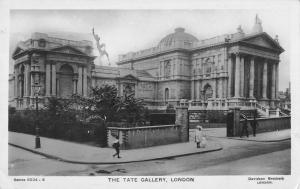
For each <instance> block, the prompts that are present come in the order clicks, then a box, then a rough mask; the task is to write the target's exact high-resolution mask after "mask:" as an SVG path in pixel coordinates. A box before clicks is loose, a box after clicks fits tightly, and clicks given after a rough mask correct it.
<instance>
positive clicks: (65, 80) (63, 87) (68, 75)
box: [57, 64, 74, 97]
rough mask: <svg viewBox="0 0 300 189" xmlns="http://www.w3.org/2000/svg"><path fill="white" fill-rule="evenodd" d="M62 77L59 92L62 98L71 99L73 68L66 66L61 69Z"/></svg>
mask: <svg viewBox="0 0 300 189" xmlns="http://www.w3.org/2000/svg"><path fill="white" fill-rule="evenodd" d="M59 72H60V77H59V79H58V83H57V85H58V91H57V94H59V96H60V97H70V96H71V95H72V94H73V91H74V89H73V87H74V83H73V74H74V71H73V68H72V66H70V65H68V64H64V65H62V66H61V67H60V70H59Z"/></svg>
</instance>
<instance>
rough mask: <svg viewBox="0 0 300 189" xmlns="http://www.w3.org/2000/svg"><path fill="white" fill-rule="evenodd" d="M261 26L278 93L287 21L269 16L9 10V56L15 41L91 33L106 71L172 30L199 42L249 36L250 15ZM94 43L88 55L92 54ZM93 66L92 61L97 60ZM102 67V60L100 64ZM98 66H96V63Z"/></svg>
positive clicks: (277, 14)
mask: <svg viewBox="0 0 300 189" xmlns="http://www.w3.org/2000/svg"><path fill="white" fill-rule="evenodd" d="M256 14H258V16H259V18H260V19H261V20H262V26H263V30H264V31H265V32H267V33H268V34H269V35H270V36H271V37H275V35H278V36H279V42H280V45H281V46H282V47H283V48H284V49H285V52H283V53H282V54H281V56H280V59H281V62H280V65H279V90H285V89H286V88H287V87H288V84H289V81H290V52H289V51H290V46H291V44H290V41H291V39H290V36H291V35H290V28H291V26H290V22H289V20H290V15H289V12H288V11H282V10H281V11H278V10H276V9H272V10H270V9H269V10H262V9H259V10H228V9H227V10H11V12H10V34H11V35H10V36H11V37H10V52H12V50H13V48H14V46H15V45H16V43H17V41H19V40H26V39H28V38H29V37H30V35H31V33H33V32H43V33H49V34H53V35H56V34H59V36H58V37H66V38H69V39H77V40H84V39H87V40H91V41H93V36H92V33H91V32H92V28H93V27H94V28H95V32H96V33H97V34H98V35H99V36H100V38H101V43H105V44H106V50H107V52H108V53H109V55H110V59H111V62H112V65H114V66H115V62H116V61H117V60H118V55H119V54H125V53H128V52H131V51H133V52H134V51H139V50H143V49H146V48H151V47H155V46H156V45H157V44H158V43H159V41H160V40H161V39H162V38H163V37H165V36H166V35H168V34H170V33H172V32H173V31H174V29H175V28H176V27H184V28H185V31H186V32H187V33H190V34H192V35H194V36H195V37H197V38H198V39H199V40H201V39H207V38H211V37H214V36H217V35H223V34H229V33H235V32H236V29H237V27H238V26H239V25H241V26H242V29H243V30H244V32H245V33H246V34H248V33H250V32H251V29H252V27H253V25H254V19H255V15H256ZM93 43H94V54H95V55H97V51H96V50H97V49H96V46H95V42H94V41H93ZM97 61H98V60H97ZM103 62H104V64H107V62H106V60H103ZM96 64H98V62H96Z"/></svg>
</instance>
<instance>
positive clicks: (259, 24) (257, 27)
mask: <svg viewBox="0 0 300 189" xmlns="http://www.w3.org/2000/svg"><path fill="white" fill-rule="evenodd" d="M261 32H263V27H262V21H261V19H260V18H259V17H258V15H257V14H256V16H255V23H254V26H253V29H252V33H261Z"/></svg>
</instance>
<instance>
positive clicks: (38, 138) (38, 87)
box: [32, 82, 41, 148]
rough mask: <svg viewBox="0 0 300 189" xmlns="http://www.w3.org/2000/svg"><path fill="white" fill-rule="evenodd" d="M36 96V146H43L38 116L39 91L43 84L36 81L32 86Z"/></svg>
mask: <svg viewBox="0 0 300 189" xmlns="http://www.w3.org/2000/svg"><path fill="white" fill-rule="evenodd" d="M32 89H33V92H34V96H35V105H36V107H35V112H36V120H35V148H41V140H40V136H39V130H40V128H39V124H38V116H39V106H38V101H39V92H40V90H41V86H40V85H39V84H38V83H37V82H36V83H34V85H33V86H32Z"/></svg>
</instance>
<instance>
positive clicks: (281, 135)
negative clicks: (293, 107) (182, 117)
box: [204, 128, 291, 142]
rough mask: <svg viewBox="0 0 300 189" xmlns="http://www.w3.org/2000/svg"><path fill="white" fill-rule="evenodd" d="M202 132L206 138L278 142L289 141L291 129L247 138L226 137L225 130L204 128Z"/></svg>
mask: <svg viewBox="0 0 300 189" xmlns="http://www.w3.org/2000/svg"><path fill="white" fill-rule="evenodd" d="M204 131H205V132H206V133H207V136H210V137H217V138H227V139H233V140H245V141H255V142H279V141H284V140H290V139H291V129H284V130H278V131H273V132H265V133H258V134H256V136H255V137H254V136H253V135H249V137H246V136H243V137H242V138H240V137H226V128H206V129H204Z"/></svg>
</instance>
